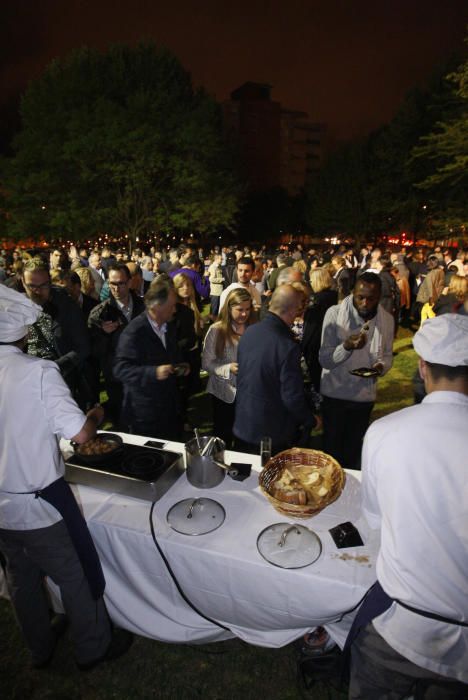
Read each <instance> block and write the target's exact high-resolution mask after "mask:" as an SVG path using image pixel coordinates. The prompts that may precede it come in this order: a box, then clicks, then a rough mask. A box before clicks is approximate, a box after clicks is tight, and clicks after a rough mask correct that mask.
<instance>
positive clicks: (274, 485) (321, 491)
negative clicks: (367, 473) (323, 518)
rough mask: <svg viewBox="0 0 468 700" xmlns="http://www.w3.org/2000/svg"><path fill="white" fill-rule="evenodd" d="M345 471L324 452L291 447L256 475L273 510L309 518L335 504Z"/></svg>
mask: <svg viewBox="0 0 468 700" xmlns="http://www.w3.org/2000/svg"><path fill="white" fill-rule="evenodd" d="M344 483H345V472H344V471H343V469H342V468H341V466H340V465H339V464H338V462H337V461H336V460H335V459H333V457H331V456H330V455H328V454H325V452H320V451H319V450H308V449H306V448H302V447H293V448H291V449H290V450H284V452H280V453H279V454H277V455H275V456H274V457H272V458H271V459H270V460H269V461H268V462H267V463H266V465H265V468H264V469H263V470H262V472H261V473H260V476H259V484H260V489H261V490H262V491H263V493H264V494H265V496H266V497H267V498H268V500H269V501H270V503H271V504H272V506H273V507H274V508H276V510H277V511H278V512H279V513H281V514H283V515H289V516H291V517H293V518H310V517H312V516H313V515H316V514H317V513H320V511H321V510H323V509H324V508H326V506H328V505H330V503H333V501H336V499H337V498H338V497H339V496H340V494H341V492H342V490H343V486H344Z"/></svg>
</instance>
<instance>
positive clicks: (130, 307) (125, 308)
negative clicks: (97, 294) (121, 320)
mask: <svg viewBox="0 0 468 700" xmlns="http://www.w3.org/2000/svg"><path fill="white" fill-rule="evenodd" d="M115 303H116V304H117V306H118V308H119V309H120V311H121V312H122V313H123V315H124V316H125V318H126V319H127V323H130V321H131V320H132V313H133V299H132V295H131V294H129V295H128V305H127V306H125V304H122V302H121V301H119V300H118V299H116V300H115Z"/></svg>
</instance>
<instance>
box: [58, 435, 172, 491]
mask: <svg viewBox="0 0 468 700" xmlns="http://www.w3.org/2000/svg"><path fill="white" fill-rule="evenodd" d="M184 471H185V468H184V458H183V455H182V454H179V453H177V452H170V451H169V450H159V449H155V448H153V447H145V446H143V445H132V444H129V443H124V449H123V451H122V452H121V453H120V454H119V455H116V456H115V457H114V458H112V457H110V458H109V461H108V462H106V464H100V465H99V466H92V465H90V464H87V463H85V462H84V461H83V460H82V459H81V458H80V457H79V455H77V454H74V455H71V456H70V457H69V458H67V459H66V460H65V479H66V481H68V482H69V483H71V484H83V485H84V486H92V487H93V488H97V489H103V490H104V491H110V492H112V493H118V494H123V495H125V496H132V497H133V498H142V499H144V500H146V501H158V500H159V499H160V498H161V497H162V496H163V495H164V494H165V493H166V492H167V491H168V490H169V489H170V488H171V486H172V485H173V484H174V483H175V482H176V481H177V479H178V478H179V476H180V475H181V474H183V473H184Z"/></svg>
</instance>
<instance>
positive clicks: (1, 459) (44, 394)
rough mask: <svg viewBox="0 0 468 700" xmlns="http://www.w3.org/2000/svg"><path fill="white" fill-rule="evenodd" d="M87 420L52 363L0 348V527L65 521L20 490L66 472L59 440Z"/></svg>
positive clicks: (71, 434)
mask: <svg viewBox="0 0 468 700" xmlns="http://www.w3.org/2000/svg"><path fill="white" fill-rule="evenodd" d="M85 421H86V416H85V415H84V414H83V413H82V411H81V410H80V409H79V408H78V406H77V404H76V403H75V401H74V400H73V398H72V396H71V394H70V390H69V388H68V387H67V385H66V384H65V382H64V381H63V379H62V377H61V375H60V372H59V370H58V367H57V365H56V364H55V363H54V362H50V361H49V360H41V359H39V358H37V357H32V356H30V355H25V354H24V353H23V352H22V351H21V350H20V349H19V348H17V347H15V346H13V345H4V346H0V426H1V438H0V528H5V529H13V530H34V529H36V528H40V527H48V526H49V525H52V524H53V523H55V522H57V521H58V520H60V519H61V516H60V514H59V513H58V512H57V511H56V510H55V508H53V507H52V506H51V505H50V504H49V503H47V502H46V501H43V500H42V499H40V498H35V497H34V495H31V494H23V493H21V492H25V491H36V490H38V489H41V488H44V487H46V486H48V485H49V484H51V483H52V482H53V481H56V480H57V479H58V478H59V477H61V476H63V473H64V470H65V467H64V463H63V459H62V455H61V453H60V450H59V446H58V441H59V439H60V438H61V437H64V438H67V439H70V438H72V437H74V436H75V435H77V433H79V432H80V430H81V428H82V427H83V425H84V423H85Z"/></svg>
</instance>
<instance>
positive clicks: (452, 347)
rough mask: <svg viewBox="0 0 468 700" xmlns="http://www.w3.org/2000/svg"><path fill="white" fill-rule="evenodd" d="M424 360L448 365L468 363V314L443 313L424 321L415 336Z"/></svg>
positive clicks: (414, 343)
mask: <svg viewBox="0 0 468 700" xmlns="http://www.w3.org/2000/svg"><path fill="white" fill-rule="evenodd" d="M413 345H414V349H415V350H416V352H417V353H418V355H419V356H420V357H422V359H423V360H426V361H427V362H433V363H435V364H438V365H447V366H448V367H462V366H466V365H468V316H463V315H461V314H442V315H441V316H435V317H434V318H429V319H428V320H427V321H424V323H423V325H422V327H421V328H420V329H419V331H418V332H417V333H416V334H415V336H414V338H413Z"/></svg>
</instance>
